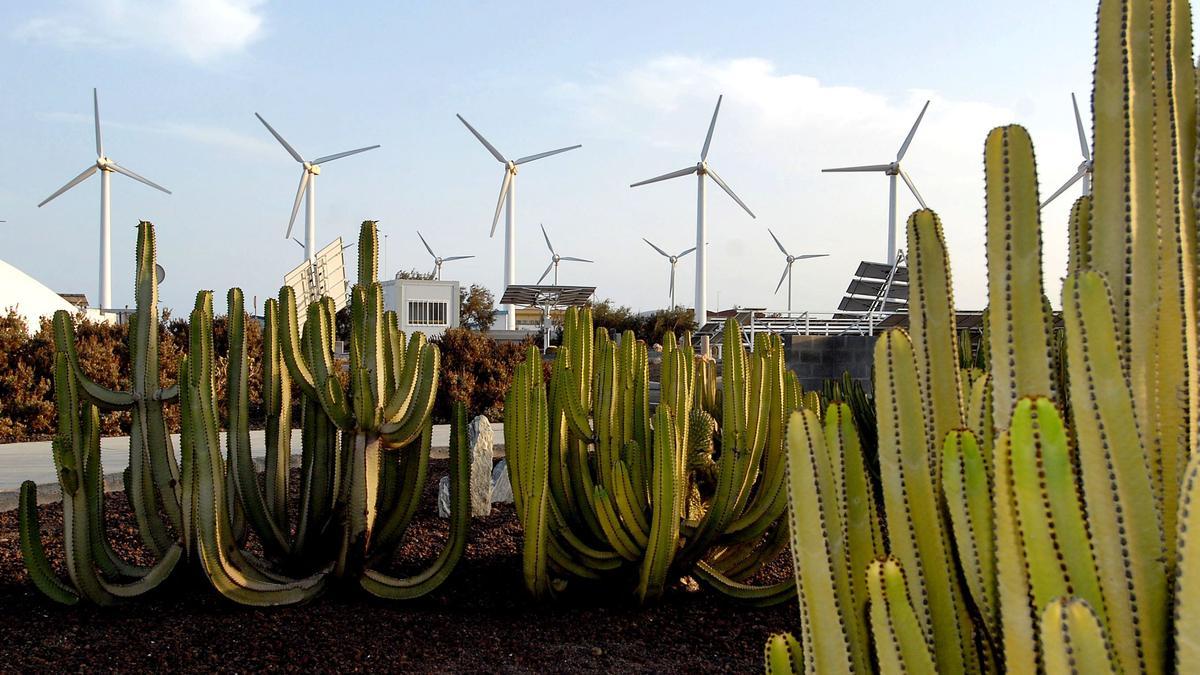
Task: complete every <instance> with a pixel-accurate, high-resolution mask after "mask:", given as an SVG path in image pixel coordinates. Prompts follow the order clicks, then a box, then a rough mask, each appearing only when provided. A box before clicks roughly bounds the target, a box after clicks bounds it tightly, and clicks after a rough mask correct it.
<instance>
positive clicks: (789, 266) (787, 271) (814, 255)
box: [767, 227, 829, 312]
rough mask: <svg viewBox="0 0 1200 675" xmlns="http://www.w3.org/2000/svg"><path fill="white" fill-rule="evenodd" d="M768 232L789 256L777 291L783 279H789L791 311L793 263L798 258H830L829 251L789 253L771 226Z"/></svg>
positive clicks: (790, 307) (776, 290) (790, 308)
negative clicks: (802, 253) (801, 253)
mask: <svg viewBox="0 0 1200 675" xmlns="http://www.w3.org/2000/svg"><path fill="white" fill-rule="evenodd" d="M767 232H769V233H770V234H771V238H772V239H774V240H775V245H776V246H778V247H779V250H780V251H781V252H782V253H783V255H785V256H787V262H786V263H784V265H783V275H782V276H780V277H779V283H777V284H775V293H776V294H778V293H779V288H780V287H781V286H783V280H784V279H787V282H788V305H787V307H788V308H787V311H789V312H790V311H792V263H794V262H796V261H797V260H809V259H811V258H828V257H829V254H828V253H807V254H805V255H792V254H791V253H788V252H787V249H786V248H784V247H783V244H781V243H780V242H779V237H776V236H775V233H774V232H771V228H769V227H768V228H767Z"/></svg>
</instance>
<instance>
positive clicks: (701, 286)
mask: <svg viewBox="0 0 1200 675" xmlns="http://www.w3.org/2000/svg"><path fill="white" fill-rule="evenodd" d="M723 98H724V96H718V97H717V107H716V108H714V109H713V116H712V121H711V122H709V123H708V135H707V136H705V137H704V147H703V148H701V150H700V161H699V162H697V163H696V165H695V166H688V167H684V168H682V169H680V170H678V171H672V172H671V173H665V174H663V175H661V176H655V177H654V178H649V179H647V180H644V181H640V182H637V183H634V184H632V185H630V186H629V187H638V186H639V185H649V184H650V183H657V182H659V181H664V180H670V179H671V178H679V177H680V176H689V175H691V174H696V249H695V250H696V309H695V321H696V327H697V328H704V325H705V324H706V323H707V322H708V256H707V255H706V254H705V249H706V248H707V247H706V246H705V245H704V244H705V242H706V240H707V238H708V229H707V228H708V225H707V223H706V222H705V199H704V187H705V183H704V177H705V176H708V177H710V178H712V179H713V181H714V182H715V183H716V184H717V185H718V186H720V188H721V189H722V190H724V191H725V192H726V194H728V195H729V196H730V197H732V198H733V201H735V202H737V203H738V206H740V207H742V208H743V209H745V211H746V213H749V214H750V217H751V218H754V217H755V215H754V212H753V211H751V210H750V207H749V206H746V203H745V202H743V201H742V200H741V198H739V197H738V196H737V195H736V194H734V192H733V189H732V188H730V187H729V186H728V185H727V184H726V183H725V181H723V180H721V177H720V176H718V175H717V172H716V171H714V170H713V168H712V167H711V166H709V165H708V148H709V146H710V145H711V144H712V137H713V129H714V128H715V127H716V126H717V113H719V112H721V99H723Z"/></svg>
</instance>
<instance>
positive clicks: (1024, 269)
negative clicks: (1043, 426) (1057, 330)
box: [984, 126, 1055, 429]
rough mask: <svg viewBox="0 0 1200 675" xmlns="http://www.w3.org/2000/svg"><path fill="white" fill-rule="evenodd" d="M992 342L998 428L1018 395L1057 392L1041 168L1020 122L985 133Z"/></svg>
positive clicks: (994, 415)
mask: <svg viewBox="0 0 1200 675" xmlns="http://www.w3.org/2000/svg"><path fill="white" fill-rule="evenodd" d="M984 167H985V172H984V173H985V177H986V183H987V257H988V326H987V328H988V333H989V336H988V341H987V342H988V346H989V350H990V356H989V368H990V370H991V374H992V410H993V417H994V420H995V421H994V423H995V426H996V428H998V429H1007V428H1008V418H1009V415H1010V414H1011V413H1012V409H1013V406H1014V405H1016V402H1017V399H1018V398H1019V397H1021V396H1037V395H1045V396H1050V397H1052V398H1053V397H1054V395H1055V392H1054V385H1053V384H1052V379H1051V375H1050V373H1051V363H1050V323H1049V317H1047V316H1046V313H1045V310H1044V309H1043V304H1042V261H1041V225H1040V216H1039V214H1038V197H1037V169H1036V167H1035V164H1034V157H1033V143H1032V142H1031V141H1030V140H1029V133H1028V132H1027V131H1025V129H1024V128H1022V127H1019V126H1008V127H999V128H996V129H993V130H992V132H991V133H990V134H988V138H987V144H986V146H985V150H984Z"/></svg>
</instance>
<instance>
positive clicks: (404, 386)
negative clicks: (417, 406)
mask: <svg viewBox="0 0 1200 675" xmlns="http://www.w3.org/2000/svg"><path fill="white" fill-rule="evenodd" d="M425 349H426V344H425V335H424V334H422V333H419V332H418V333H413V335H412V337H411V338H409V340H408V347H407V351H405V353H404V354H405V356H404V363H403V364H402V365H403V367H402V368H401V369H400V371H399V373H398V375H397V377H398V382H397V384H396V388H395V389H394V390H393V391H392V394H391V396H389V397H388V399H387V402H386V403H384V405H383V419H384V421H386V422H395V421H397V420H398V419H400V418H401V417H404V416H405V415H407V414H408V410H409V407H410V406H411V405H412V400H413V397H414V396H415V395H416V391H417V386H418V384H419V382H420V380H419V378H418V375H417V370H418V368H420V366H421V355H422V354H423V353H424V351H425Z"/></svg>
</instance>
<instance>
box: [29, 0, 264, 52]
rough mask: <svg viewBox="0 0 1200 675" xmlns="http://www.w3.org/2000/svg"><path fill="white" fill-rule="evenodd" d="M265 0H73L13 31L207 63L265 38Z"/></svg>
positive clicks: (31, 36) (71, 43)
mask: <svg viewBox="0 0 1200 675" xmlns="http://www.w3.org/2000/svg"><path fill="white" fill-rule="evenodd" d="M264 1H265V0H166V1H158V2H156V1H154V0H71V2H69V3H68V4H67V6H66V7H64V8H62V9H60V10H58V11H55V12H51V13H46V14H43V15H40V16H35V17H33V18H31V19H29V20H27V21H25V22H24V23H22V24H20V25H18V26H17V27H16V28H15V29H14V30H13V32H12V34H13V36H14V37H16V38H18V39H24V40H29V41H32V42H46V43H51V44H57V45H60V46H64V47H75V48H79V47H82V48H110V49H133V48H137V49H150V50H153V51H159V52H166V53H170V54H175V55H178V56H181V57H183V58H185V59H187V60H189V61H193V62H197V63H204V62H208V61H212V60H215V59H219V58H221V57H224V56H228V55H230V54H236V53H238V52H241V51H242V50H244V49H245V48H246V47H247V46H249V45H250V44H252V43H253V42H254V41H256V40H257V39H258V38H260V37H261V36H262V32H263V14H262V5H263V4H264Z"/></svg>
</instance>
